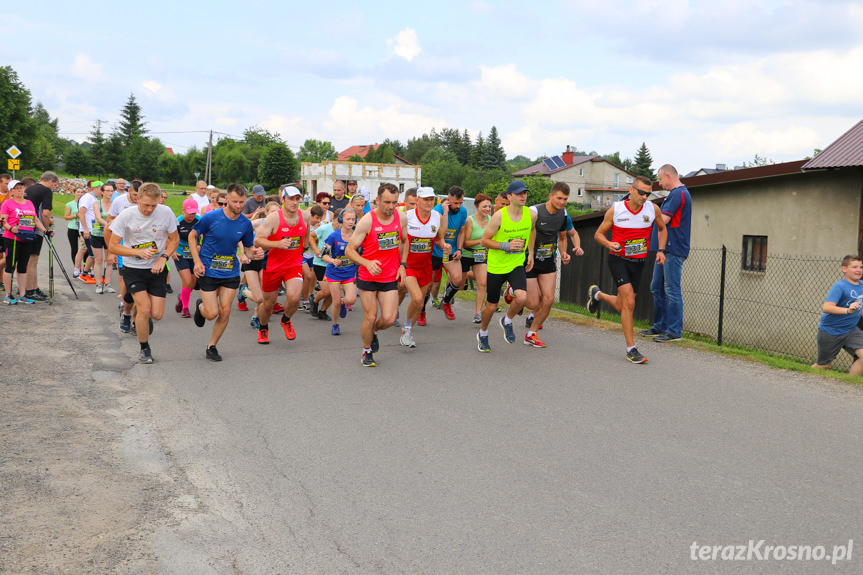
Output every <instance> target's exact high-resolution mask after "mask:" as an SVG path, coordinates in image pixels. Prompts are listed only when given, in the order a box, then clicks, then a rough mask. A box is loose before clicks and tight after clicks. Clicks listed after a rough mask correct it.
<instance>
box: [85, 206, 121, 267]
mask: <svg viewBox="0 0 863 575" xmlns="http://www.w3.org/2000/svg"><path fill="white" fill-rule="evenodd" d="M78 229H79V230H81V233H82V234H84V239H89V238H90V226H88V225H87V208H85V207H83V206H81V207H80V208H78ZM120 255H123V254H120Z"/></svg>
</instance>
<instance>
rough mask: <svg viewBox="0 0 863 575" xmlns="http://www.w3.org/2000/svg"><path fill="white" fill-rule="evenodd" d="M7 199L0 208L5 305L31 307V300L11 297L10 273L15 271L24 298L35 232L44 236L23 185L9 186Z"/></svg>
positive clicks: (42, 226) (39, 220)
mask: <svg viewBox="0 0 863 575" xmlns="http://www.w3.org/2000/svg"><path fill="white" fill-rule="evenodd" d="M9 192H10V194H11V197H10V198H9V199H8V200H6V201H5V202H3V205H2V206H0V218H2V219H3V245H4V248H5V252H6V267H5V269H4V271H3V287H4V288H5V289H6V298H5V299H4V300H3V303H5V304H6V305H13V304H17V303H18V302H19V301H20V302H21V303H33V300H32V299H30V298H28V297H26V296H24V295H22V296H20V300H18V299H15V298H14V297H13V296H12V273H13V272H14V271H15V269H16V268H17V270H18V291H20V292H21V294H24V292H26V291H27V290H26V289H25V288H26V287H27V262H28V261H30V252H31V251H32V246H33V242H34V241H35V240H36V231H35V230H39V231H40V232H43V233H44V232H45V226H44V225H43V224H42V220H41V218H38V217H36V208H35V207H34V206H33V203H32V202H31V201H30V200H25V199H24V184H22V183H21V182H19V181H18V180H12V181H11V182H9Z"/></svg>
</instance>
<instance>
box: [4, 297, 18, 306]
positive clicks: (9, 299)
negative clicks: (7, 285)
mask: <svg viewBox="0 0 863 575" xmlns="http://www.w3.org/2000/svg"><path fill="white" fill-rule="evenodd" d="M3 303H5V304H6V305H16V304H17V303H18V300H17V299H15V298H14V297H12V296H11V295H7V296H6V297H4V298H3Z"/></svg>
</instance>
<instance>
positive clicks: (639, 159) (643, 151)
mask: <svg viewBox="0 0 863 575" xmlns="http://www.w3.org/2000/svg"><path fill="white" fill-rule="evenodd" d="M651 164H653V158H652V157H651V156H650V150H648V149H647V144H645V143H644V142H642V143H641V147H640V148H638V151H637V152H636V153H635V161H634V162H633V164H632V169H631V170H630V171H631V172H632V173H633V174H635V175H636V176H645V177H647V178H650V179H651V180H655V179H656V174H654V173H653V169H652V168H651V167H650V166H651Z"/></svg>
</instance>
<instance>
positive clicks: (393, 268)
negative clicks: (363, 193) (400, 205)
mask: <svg viewBox="0 0 863 575" xmlns="http://www.w3.org/2000/svg"><path fill="white" fill-rule="evenodd" d="M369 213H370V214H371V215H372V229H371V230H369V233H368V235H367V236H366V238H365V239H364V240H363V243H362V248H363V257H364V258H366V259H367V260H377V261H378V263H379V264H380V268H381V273H379V274H378V275H376V276H373V275H372V274H371V273H369V270H368V269H366V267H365V266H360V274H359V279H361V280H363V281H367V282H379V283H386V282H394V281H396V278H397V277H398V272H399V261H400V260H399V258H400V250H399V242H400V241H401V235H402V222H401V219H400V218H399V215H398V213H394V214H393V221H392V222H390V223H389V224H387V225H383V224H381V222H380V221H379V220H378V216H377V214H376V213H375V210H372V211H371V212H369Z"/></svg>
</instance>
